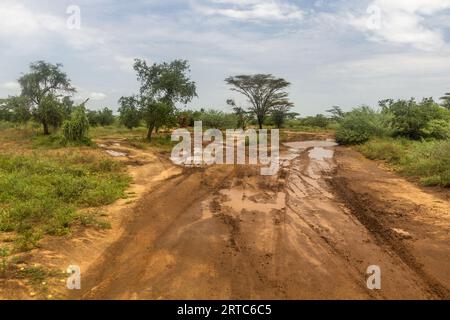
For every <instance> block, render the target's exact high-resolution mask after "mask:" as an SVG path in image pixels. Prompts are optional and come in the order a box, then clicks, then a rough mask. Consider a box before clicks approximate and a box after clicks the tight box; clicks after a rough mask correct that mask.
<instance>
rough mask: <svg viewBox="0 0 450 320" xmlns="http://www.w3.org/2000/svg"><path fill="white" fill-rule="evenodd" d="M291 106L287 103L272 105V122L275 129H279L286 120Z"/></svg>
mask: <svg viewBox="0 0 450 320" xmlns="http://www.w3.org/2000/svg"><path fill="white" fill-rule="evenodd" d="M292 106H293V104H292V103H289V102H287V103H278V104H274V106H273V107H272V111H271V115H272V120H273V122H274V124H275V126H276V127H277V129H280V128H281V127H282V126H283V125H284V123H285V121H286V118H287V117H288V116H289V110H290V108H292Z"/></svg>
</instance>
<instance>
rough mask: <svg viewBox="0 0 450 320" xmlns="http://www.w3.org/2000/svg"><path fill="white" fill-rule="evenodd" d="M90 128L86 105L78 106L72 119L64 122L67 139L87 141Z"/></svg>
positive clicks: (64, 132)
mask: <svg viewBox="0 0 450 320" xmlns="http://www.w3.org/2000/svg"><path fill="white" fill-rule="evenodd" d="M88 130H89V120H88V118H87V116H86V109H85V107H84V105H81V106H79V107H78V108H76V109H75V110H74V111H73V112H72V115H71V117H70V120H67V121H66V122H64V126H63V134H64V138H65V139H66V140H67V141H77V142H82V141H87V140H88V136H87V133H88Z"/></svg>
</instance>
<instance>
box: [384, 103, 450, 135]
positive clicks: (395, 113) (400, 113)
mask: <svg viewBox="0 0 450 320" xmlns="http://www.w3.org/2000/svg"><path fill="white" fill-rule="evenodd" d="M380 106H381V107H382V108H383V113H386V114H391V115H392V117H391V120H390V124H391V126H392V128H393V133H394V134H395V135H396V136H402V137H407V138H410V139H413V140H419V139H421V138H425V137H427V136H430V135H437V136H439V135H442V134H444V135H445V132H443V131H445V125H442V124H440V121H447V122H448V121H450V117H449V113H448V111H447V110H446V109H444V108H442V107H440V106H439V105H438V104H437V103H435V102H434V101H433V99H431V98H427V99H423V100H422V101H421V102H419V103H418V102H416V100H415V99H410V100H397V101H395V102H394V101H393V100H384V101H381V102H380ZM436 120H440V121H438V122H436ZM430 126H431V127H430Z"/></svg>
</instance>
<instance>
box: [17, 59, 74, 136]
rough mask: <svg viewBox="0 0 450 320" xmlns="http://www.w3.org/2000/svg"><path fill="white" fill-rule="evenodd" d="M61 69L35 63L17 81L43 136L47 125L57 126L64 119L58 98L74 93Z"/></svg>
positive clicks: (39, 62)
mask: <svg viewBox="0 0 450 320" xmlns="http://www.w3.org/2000/svg"><path fill="white" fill-rule="evenodd" d="M61 67H62V64H56V65H53V64H50V63H47V62H44V61H37V62H35V63H32V64H31V65H30V72H29V73H27V74H24V75H23V76H22V77H21V78H20V79H19V84H20V86H21V88H22V96H23V97H26V98H28V99H29V100H30V101H31V103H32V104H33V108H34V110H33V115H34V117H35V119H36V120H37V121H39V122H40V123H41V124H42V126H43V128H44V134H49V125H53V126H58V125H60V124H61V123H62V120H63V119H64V111H63V108H62V106H61V104H60V103H59V101H58V98H59V97H60V96H62V95H67V94H71V93H73V92H75V91H76V90H75V88H74V87H72V85H71V83H70V79H69V78H68V77H67V75H66V74H65V73H64V72H62V71H61Z"/></svg>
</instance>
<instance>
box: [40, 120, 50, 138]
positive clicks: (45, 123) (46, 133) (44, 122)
mask: <svg viewBox="0 0 450 320" xmlns="http://www.w3.org/2000/svg"><path fill="white" fill-rule="evenodd" d="M42 125H43V126H44V134H45V135H46V136H48V135H49V134H50V131H49V130H48V124H47V121H43V122H42Z"/></svg>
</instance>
